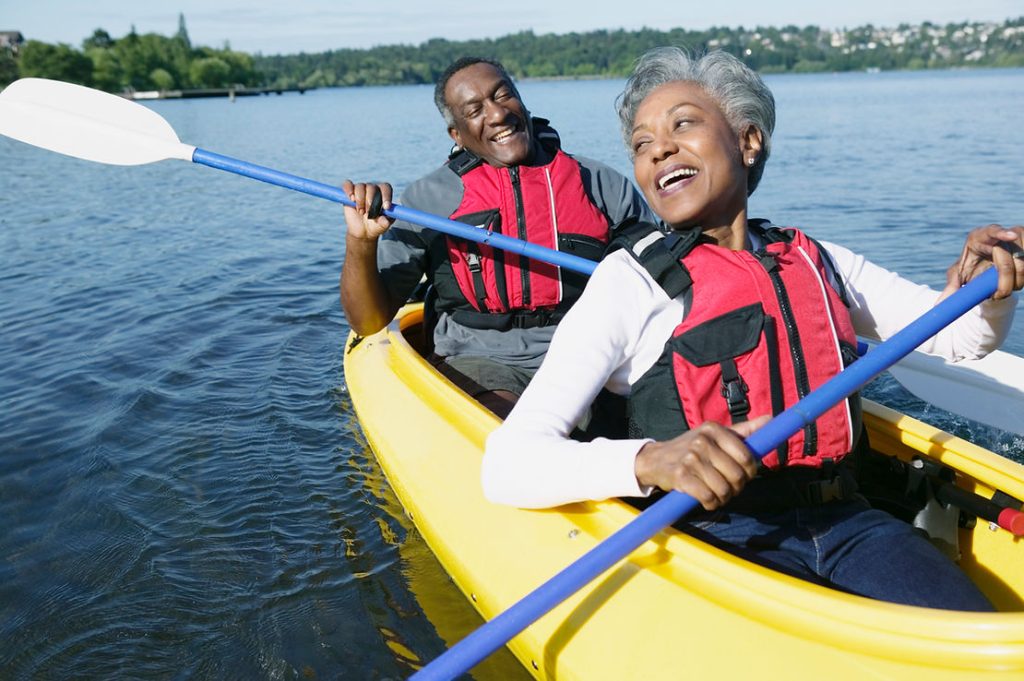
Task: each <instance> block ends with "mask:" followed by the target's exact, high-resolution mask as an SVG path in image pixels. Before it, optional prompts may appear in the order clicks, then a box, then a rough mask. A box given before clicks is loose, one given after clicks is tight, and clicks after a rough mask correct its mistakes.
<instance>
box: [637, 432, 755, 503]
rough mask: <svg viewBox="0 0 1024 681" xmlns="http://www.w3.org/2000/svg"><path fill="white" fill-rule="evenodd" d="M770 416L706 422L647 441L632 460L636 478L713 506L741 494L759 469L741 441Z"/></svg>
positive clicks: (649, 484)
mask: <svg viewBox="0 0 1024 681" xmlns="http://www.w3.org/2000/svg"><path fill="white" fill-rule="evenodd" d="M769 418H770V417H769V416H762V417H760V418H757V419H754V420H752V421H744V422H743V423H740V424H738V425H736V426H733V427H731V428H727V427H726V426H721V425H719V424H717V423H711V422H706V423H702V424H701V425H699V426H697V427H696V428H694V429H693V430H688V431H687V432H685V433H683V434H682V435H680V436H679V437H676V438H673V439H671V440H667V441H665V442H648V443H647V444H646V445H644V446H643V447H642V448H641V449H640V451H639V452H638V453H637V455H636V461H635V463H634V464H633V466H634V471H635V473H636V479H637V482H639V483H640V485H641V486H644V487H652V486H653V487H659V488H661V489H663V490H665V491H670V490H676V491H679V492H683V493H685V494H689V495H690V496H691V497H693V498H694V499H696V500H697V501H698V502H700V505H701V506H703V507H704V508H705V510H708V511H713V510H715V509H716V508H719V507H721V506H724V505H725V503H726V502H728V501H729V500H730V499H732V498H733V497H734V496H736V495H737V494H739V492H740V490H741V489H743V486H744V485H746V484H747V482H748V481H749V480H750V479H751V478H753V477H754V476H755V475H756V474H757V462H756V461H755V460H754V457H753V455H751V453H750V450H749V449H747V446H746V444H744V443H743V438H745V437H747V436H748V435H750V434H751V433H753V432H754V431H755V430H757V429H758V428H760V427H761V426H763V425H764V424H765V423H767V422H768V420H769Z"/></svg>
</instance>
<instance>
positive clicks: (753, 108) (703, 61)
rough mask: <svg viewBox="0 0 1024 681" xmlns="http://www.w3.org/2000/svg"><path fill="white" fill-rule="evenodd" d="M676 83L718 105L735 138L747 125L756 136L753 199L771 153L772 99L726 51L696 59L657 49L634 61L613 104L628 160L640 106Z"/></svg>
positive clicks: (751, 178) (676, 50) (750, 180)
mask: <svg viewBox="0 0 1024 681" xmlns="http://www.w3.org/2000/svg"><path fill="white" fill-rule="evenodd" d="M677 80H682V81H688V82H693V83H696V84H697V85H699V86H700V87H701V88H703V90H704V91H705V92H706V93H707V94H708V96H710V97H711V98H712V99H714V100H715V101H716V102H718V105H719V106H720V107H721V108H722V112H723V113H724V114H725V119H726V120H727V121H728V122H729V125H730V126H731V127H732V129H733V130H734V131H735V132H736V133H737V134H739V133H740V132H741V131H743V130H745V129H746V128H747V126H750V125H753V126H754V127H755V128H757V129H758V130H760V131H761V144H762V148H761V153H759V154H758V155H757V160H756V161H755V162H754V165H753V166H751V168H750V175H749V176H748V180H747V195H748V196H749V195H750V194H753V193H754V190H755V189H756V188H757V185H758V183H759V182H760V181H761V175H762V174H763V173H764V164H765V162H766V161H767V160H768V155H769V153H770V152H771V146H772V132H773V131H774V130H775V97H773V96H772V92H771V90H769V89H768V86H767V85H765V84H764V81H762V80H761V77H760V76H759V75H757V73H756V72H755V71H754V70H753V69H751V68H750V67H749V66H747V65H746V64H744V63H743V62H742V61H740V60H739V59H737V58H736V57H734V56H733V55H731V54H729V53H728V52H722V51H721V50H715V51H713V52H708V53H707V54H704V55H702V56H698V57H696V58H695V57H691V56H690V54H689V53H688V52H687V51H686V50H683V49H681V48H678V47H656V48H654V49H653V50H649V51H647V52H646V53H645V54H644V55H643V56H642V57H640V59H639V60H637V63H636V66H635V67H634V68H633V73H632V74H630V76H629V79H628V80H627V81H626V87H625V88H624V89H623V91H622V94H621V95H619V97H618V99H617V100H616V109H617V110H618V113H619V122H620V124H621V125H622V137H623V140H624V141H625V143H626V148H627V149H629V155H630V157H631V158H632V156H633V149H632V145H631V139H632V136H633V122H634V119H635V118H636V111H637V109H638V108H639V107H640V104H641V102H643V100H644V99H645V98H646V97H647V95H649V94H651V92H652V91H653V90H654V89H655V88H657V87H659V86H660V85H664V84H665V83H670V82H672V81H677Z"/></svg>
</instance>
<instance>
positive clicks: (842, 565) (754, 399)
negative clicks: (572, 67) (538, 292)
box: [482, 48, 1024, 611]
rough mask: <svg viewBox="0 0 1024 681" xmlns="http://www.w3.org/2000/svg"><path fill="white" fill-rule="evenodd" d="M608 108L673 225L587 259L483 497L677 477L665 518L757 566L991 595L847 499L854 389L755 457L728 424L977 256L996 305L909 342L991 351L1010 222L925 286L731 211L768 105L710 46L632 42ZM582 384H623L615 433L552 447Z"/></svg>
mask: <svg viewBox="0 0 1024 681" xmlns="http://www.w3.org/2000/svg"><path fill="white" fill-rule="evenodd" d="M619 115H620V121H621V124H622V132H623V135H624V138H625V139H626V141H627V144H628V145H629V148H630V150H631V153H632V155H633V165H634V171H635V175H636V180H637V183H638V184H639V186H640V189H641V191H642V192H643V193H644V195H645V196H646V198H647V200H648V202H649V203H650V205H651V207H652V208H653V209H654V211H655V213H657V214H658V216H659V217H660V218H661V219H662V220H663V221H664V223H665V224H666V225H667V226H668V227H670V228H671V233H670V234H669V235H668V236H666V235H664V234H662V233H661V232H660V231H658V229H656V228H655V227H654V226H653V225H638V226H637V227H635V228H633V229H631V230H630V231H629V232H627V233H626V234H625V235H624V236H622V237H621V238H620V239H618V240H617V241H616V244H614V245H613V248H615V247H618V248H619V249H620V250H618V251H616V252H614V253H612V255H611V256H609V257H607V258H606V259H605V260H604V261H603V262H602V263H601V264H600V265H598V267H597V269H596V271H595V273H594V276H593V277H592V279H591V281H590V283H589V285H588V287H587V289H586V291H585V292H584V295H583V296H582V297H581V299H580V300H579V302H578V303H577V304H576V306H574V307H573V309H572V310H571V311H570V312H569V314H568V315H567V316H566V318H565V321H564V322H563V325H562V328H561V330H560V332H559V335H558V336H557V337H556V338H555V340H554V342H553V344H552V347H551V350H550V352H549V353H548V357H547V359H546V360H545V363H544V364H543V366H542V367H541V369H540V371H539V372H538V373H537V376H536V377H535V379H534V381H533V382H532V383H531V385H530V388H529V389H528V390H527V392H526V393H525V394H524V396H523V398H522V399H521V400H520V402H519V403H518V404H517V406H516V408H515V409H514V410H513V411H512V413H511V414H510V415H509V417H508V419H507V420H506V421H505V423H504V424H503V425H502V426H501V427H500V428H499V429H498V430H497V431H495V432H494V433H493V434H492V435H491V436H490V438H489V440H488V446H487V452H486V455H485V458H484V463H483V470H482V478H483V484H484V489H485V493H486V494H487V495H488V497H489V498H490V499H492V500H494V501H498V502H501V503H506V504H512V505H516V506H523V507H531V508H540V507H548V506H555V505H559V504H564V503H567V502H572V501H581V500H598V499H605V498H608V497H614V496H624V497H635V498H636V497H639V498H641V499H642V498H645V497H649V496H651V495H652V492H656V491H658V490H664V491H672V490H674V491H678V492H683V493H685V494H687V495H689V496H691V497H693V498H695V499H696V500H697V501H698V502H700V504H701V506H703V511H702V513H701V514H698V515H697V516H695V517H692V518H691V519H690V521H688V522H686V523H683V524H682V525H681V526H680V529H681V530H682V531H683V532H686V533H688V534H691V535H694V536H697V537H699V538H701V539H703V540H705V541H707V542H709V543H711V544H714V545H716V546H719V547H721V548H722V549H724V550H726V551H729V552H731V553H735V554H737V555H740V556H743V557H745V558H748V559H750V560H752V561H755V562H758V563H760V564H762V565H767V566H769V567H771V568H774V569H776V570H779V571H782V572H786V573H788V574H792V575H796V576H799V577H802V578H803V579H806V580H808V581H812V582H815V583H819V584H824V585H827V586H830V587H832V588H835V589H839V590H842V591H847V592H852V593H855V594H859V595H862V596H867V597H871V598H875V599H880V600H887V601H892V602H896V603H904V604H912V605H918V606H927V607H934V608H945V609H962V610H979V611H984V610H989V609H991V605H990V604H989V602H988V601H987V599H986V598H985V597H984V596H983V595H982V594H981V592H980V591H979V590H978V589H977V588H976V587H975V586H974V585H973V584H972V583H971V582H970V580H968V579H967V578H966V577H965V575H964V574H963V573H962V572H961V571H960V570H958V569H957V568H956V566H955V565H954V564H953V563H952V562H950V561H949V560H948V559H947V558H946V557H945V556H943V555H942V554H941V553H939V552H938V551H937V550H936V549H935V548H934V547H933V546H932V545H931V544H929V543H928V542H927V541H926V540H924V539H923V538H921V537H920V536H918V535H917V534H916V533H915V532H914V530H913V528H912V527H911V526H910V525H908V524H907V523H904V522H902V521H898V520H896V519H895V518H894V517H892V516H890V515H888V514H887V513H884V512H882V511H879V510H876V509H873V508H870V507H869V506H868V505H867V504H866V503H865V502H864V499H863V498H862V497H860V496H859V495H857V494H856V489H857V481H856V479H855V472H854V467H853V466H852V465H851V462H852V461H854V460H855V459H856V458H857V457H859V456H861V455H865V454H866V452H867V448H868V443H867V441H866V437H865V436H864V434H863V433H864V431H863V425H862V422H861V404H860V399H859V397H858V396H857V395H856V394H854V395H853V396H851V397H850V398H848V399H846V400H843V401H841V402H840V403H839V404H837V405H835V406H833V407H832V408H831V409H829V410H827V411H825V412H824V413H823V414H821V416H819V417H818V418H817V419H816V420H814V421H812V422H810V423H808V424H807V425H805V426H804V427H803V428H802V429H801V430H800V431H798V432H797V433H796V434H795V435H794V436H792V437H791V438H790V439H789V440H788V441H786V442H784V443H783V444H782V445H780V446H779V447H778V449H777V450H775V451H772V452H770V453H768V454H767V456H765V457H764V458H763V459H762V461H761V464H760V466H759V465H758V464H757V462H755V461H754V459H753V457H752V456H751V454H750V452H749V451H748V450H747V448H746V446H745V445H744V443H743V442H742V438H744V437H746V436H748V435H750V434H751V433H752V432H753V431H754V430H756V429H757V427H759V426H760V425H761V424H763V423H764V421H765V419H766V418H767V417H768V416H770V415H778V414H780V413H781V412H782V411H784V410H785V409H787V408H789V407H791V406H792V405H793V404H795V403H796V402H797V401H799V400H800V399H802V398H804V397H806V396H807V395H809V394H811V393H812V392H813V391H815V390H816V389H817V388H818V387H820V386H821V385H823V384H825V383H826V382H827V381H828V380H829V379H831V378H832V377H833V376H836V375H837V374H839V373H840V372H842V371H843V369H844V367H845V366H846V365H848V364H849V363H851V362H852V361H853V360H854V359H855V358H856V352H855V349H854V348H855V345H856V334H857V333H859V334H862V335H867V336H870V337H881V338H883V339H884V338H888V337H890V336H892V335H893V334H895V333H896V332H897V331H898V330H899V329H901V328H902V327H903V326H904V325H905V324H906V323H907V322H908V321H909V320H911V319H914V318H917V317H920V316H921V315H923V314H924V313H926V312H928V311H929V310H930V309H932V307H933V306H934V305H935V304H936V303H937V302H938V301H939V300H941V299H942V297H943V295H944V294H948V293H950V292H952V291H953V290H955V289H956V288H958V287H959V286H960V285H961V284H962V283H965V282H966V281H968V280H970V279H973V278H975V277H976V276H977V275H978V274H980V273H981V272H982V271H983V270H985V269H987V268H988V267H991V266H992V264H993V263H994V264H995V265H996V266H997V267H998V268H999V289H998V291H997V293H996V295H995V296H994V297H995V298H996V299H995V300H989V301H986V302H985V303H984V304H983V305H981V306H980V308H979V309H977V310H975V311H974V312H972V313H971V314H969V315H967V316H965V317H963V318H961V319H960V320H958V321H957V322H954V323H953V324H952V325H950V326H949V327H947V328H946V329H944V330H943V331H941V332H940V333H939V334H938V335H937V336H935V337H934V338H933V339H932V340H931V341H930V342H928V343H926V344H925V346H923V349H924V350H925V351H929V352H932V353H934V354H939V355H944V356H946V357H948V358H950V359H956V358H962V357H973V356H980V355H984V354H986V353H987V352H990V351H991V350H993V349H995V347H997V345H998V343H999V342H1000V340H1001V339H1002V338H1003V337H1005V330H1006V329H1007V328H1008V327H1009V325H1010V323H1011V322H1012V318H1013V310H1014V307H1015V301H1014V300H1013V298H1012V297H1010V294H1011V292H1012V291H1013V290H1014V289H1018V290H1019V289H1020V288H1022V287H1024V262H1021V261H1019V260H1017V259H1015V258H1013V257H1012V255H1011V251H1012V250H1019V249H1021V248H1022V247H1024V227H1015V228H1012V229H1003V228H1002V227H999V226H996V225H990V226H987V227H981V228H978V229H975V230H973V231H971V232H970V234H969V235H968V237H967V240H966V243H965V246H964V250H963V253H962V255H961V257H960V258H959V260H958V261H957V262H956V263H955V264H954V267H953V268H951V270H950V271H951V275H950V279H949V285H948V286H947V290H946V291H945V292H938V291H934V290H931V289H929V288H927V287H924V286H918V285H916V284H914V283H912V282H910V281H907V280H905V279H903V278H901V277H899V276H898V275H896V274H894V273H891V272H888V271H886V270H884V269H882V268H881V267H878V266H876V265H874V264H872V263H870V262H868V261H867V260H865V259H864V258H863V257H861V256H858V255H857V254H855V253H852V252H851V251H849V250H847V249H845V248H842V247H840V246H837V245H834V244H829V243H825V242H818V241H816V240H814V239H812V238H810V237H809V236H808V235H806V234H805V233H804V232H802V231H800V230H797V229H780V228H778V227H775V226H773V225H772V224H771V223H769V222H768V221H765V220H748V217H747V197H748V195H749V194H750V193H751V192H752V191H753V190H754V188H756V186H757V183H758V181H759V179H760V175H761V172H762V170H763V168H764V163H765V160H766V159H767V156H768V150H769V146H770V139H771V132H772V129H773V127H774V120H775V118H774V99H773V97H772V95H771V93H770V91H769V90H768V89H767V87H765V85H764V84H763V83H762V81H761V79H760V77H759V76H758V75H757V74H756V73H754V72H753V71H751V70H750V69H749V68H748V67H746V66H744V65H743V64H742V63H741V62H739V61H738V60H737V59H736V58H734V57H732V56H731V55H728V54H726V53H722V52H713V53H711V54H708V55H705V56H703V57H701V58H699V59H691V58H690V57H689V56H688V55H687V54H686V53H685V52H683V51H682V50H679V49H676V48H661V49H657V50H652V51H651V52H649V53H648V54H646V55H645V56H644V57H643V58H642V59H641V60H640V61H639V63H638V65H637V67H636V69H635V71H634V73H633V74H632V76H631V77H630V79H629V80H628V81H627V84H626V88H625V91H624V92H623V94H622V96H621V98H620V105H619ZM680 320H681V321H680ZM602 385H606V386H607V387H608V389H610V390H613V391H614V392H617V393H620V394H623V395H628V398H629V401H630V419H631V422H630V427H629V434H628V435H629V439H621V440H600V441H594V442H591V443H585V444H583V443H578V442H573V441H571V440H569V438H568V434H569V432H570V431H571V429H572V427H573V425H574V424H575V422H576V420H577V419H578V418H579V416H580V414H581V413H582V408H583V406H584V405H586V404H587V403H589V401H590V400H592V399H593V397H594V395H596V393H597V391H598V390H599V389H600V388H601V387H602ZM584 471H585V472H584ZM766 537H770V538H771V540H766V539H765V538H766ZM921 571H924V572H926V573H927V574H929V575H930V576H931V579H930V580H929V581H927V582H923V581H922V580H920V579H918V577H917V575H919V574H920V573H921Z"/></svg>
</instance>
